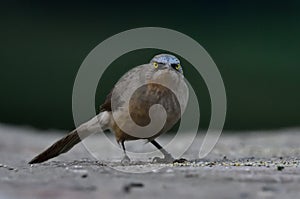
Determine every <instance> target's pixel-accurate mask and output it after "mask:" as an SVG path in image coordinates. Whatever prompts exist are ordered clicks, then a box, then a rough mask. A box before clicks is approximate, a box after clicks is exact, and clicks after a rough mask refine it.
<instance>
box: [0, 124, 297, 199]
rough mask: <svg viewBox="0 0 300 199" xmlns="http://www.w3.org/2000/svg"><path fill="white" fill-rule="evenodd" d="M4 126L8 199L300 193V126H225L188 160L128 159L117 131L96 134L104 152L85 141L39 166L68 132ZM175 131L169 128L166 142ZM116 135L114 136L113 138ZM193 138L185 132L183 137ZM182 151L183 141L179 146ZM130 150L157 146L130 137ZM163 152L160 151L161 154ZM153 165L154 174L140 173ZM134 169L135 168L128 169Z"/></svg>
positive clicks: (0, 158)
mask: <svg viewBox="0 0 300 199" xmlns="http://www.w3.org/2000/svg"><path fill="white" fill-rule="evenodd" d="M63 133H66V132H62V131H56V130H48V131H41V130H36V129H31V128H27V127H11V126H6V125H0V136H1V139H0V199H4V198H10V199H14V198H16V199H17V198H24V199H27V198H49V199H50V198H73V199H76V198H120V197H124V198H206V199H209V198H231V199H232V198H298V197H299V195H300V167H299V166H300V130H299V129H296V128H295V129H280V130H272V131H271V130H270V131H253V132H250V131H249V132H224V133H223V134H222V135H221V137H220V139H219V142H218V143H217V145H216V146H215V148H214V150H213V151H212V152H211V153H210V154H209V155H208V156H207V157H205V158H204V159H199V158H198V157H197V155H198V152H199V143H200V142H201V140H200V139H199V138H197V140H196V141H195V143H194V144H193V145H192V146H191V148H190V149H189V150H188V151H187V152H186V153H185V154H184V155H183V157H184V158H186V159H187V160H188V161H187V162H183V163H174V164H152V163H151V157H141V158H139V159H133V160H132V163H131V164H130V165H128V166H123V165H121V164H120V160H121V158H122V153H120V151H118V150H114V148H117V147H118V146H117V145H116V144H115V143H114V140H113V138H112V137H109V139H101V138H99V139H90V145H91V146H95V147H94V148H95V150H96V151H101V153H100V152H99V154H98V159H95V157H94V156H92V155H91V154H90V153H89V150H87V149H86V146H87V144H79V145H78V146H76V147H75V148H74V149H73V150H72V151H70V152H68V153H66V154H64V155H62V156H60V157H58V158H55V159H53V160H51V161H48V162H45V163H43V164H38V165H32V166H30V165H28V164H27V162H28V161H29V160H30V159H31V158H32V157H33V156H35V155H36V154H37V153H39V152H40V151H41V150H43V149H44V148H46V147H47V146H49V145H50V144H51V143H53V142H54V141H55V140H56V139H58V138H59V137H61V136H62V135H63ZM171 138H172V137H171V136H170V135H163V136H162V137H161V138H160V139H159V142H161V143H166V142H168V141H169V140H170V139H171ZM108 140H111V142H110V141H108ZM184 141H185V140H184V139H183V140H182V142H184ZM172 147H173V149H174V150H182V148H181V146H172ZM127 148H128V150H129V151H132V152H138V151H141V152H143V151H149V150H153V147H152V146H151V145H150V144H144V142H130V143H128V144H127ZM158 155H159V154H158ZM145 168H146V169H147V170H148V171H149V172H147V173H140V174H138V173H133V172H134V171H136V172H138V171H142V170H143V169H145ZM119 170H123V171H128V172H122V171H119Z"/></svg>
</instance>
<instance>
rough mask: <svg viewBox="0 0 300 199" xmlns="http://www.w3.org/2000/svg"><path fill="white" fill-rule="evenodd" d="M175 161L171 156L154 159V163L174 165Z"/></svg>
mask: <svg viewBox="0 0 300 199" xmlns="http://www.w3.org/2000/svg"><path fill="white" fill-rule="evenodd" d="M174 160H175V159H174V158H173V157H172V156H171V155H166V156H165V157H164V158H160V157H154V158H153V160H152V163H165V164H167V163H173V161H174Z"/></svg>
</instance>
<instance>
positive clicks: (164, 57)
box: [150, 54, 183, 74]
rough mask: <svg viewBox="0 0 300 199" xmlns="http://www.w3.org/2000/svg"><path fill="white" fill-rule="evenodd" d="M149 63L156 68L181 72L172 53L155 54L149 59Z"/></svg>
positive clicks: (178, 63)
mask: <svg viewBox="0 0 300 199" xmlns="http://www.w3.org/2000/svg"><path fill="white" fill-rule="evenodd" d="M150 64H151V65H152V66H153V67H154V68H156V69H158V70H163V69H171V70H174V71H176V72H178V73H180V74H183V70H182V68H181V65H180V61H179V59H177V58H176V57H175V56H174V55H170V54H159V55H156V56H154V57H153V58H152V59H151V61H150Z"/></svg>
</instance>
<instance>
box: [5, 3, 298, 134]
mask: <svg viewBox="0 0 300 199" xmlns="http://www.w3.org/2000/svg"><path fill="white" fill-rule="evenodd" d="M245 2H247V3H241V2H239V3H237V2H235V1H202V2H198V3H195V2H188V1H180V2H176V1H172V2H168V3H159V2H154V1H147V2H144V1H139V2H134V3H129V2H126V3H119V2H115V1H109V2H102V3H96V2H85V3H83V2H81V3H78V2H73V1H70V2H68V3H66V2H64V3H62V2H55V1H54V2H53V1H51V2H50V1H44V2H43V3H41V2H38V1H20V2H19V1H7V2H4V1H1V3H0V25H1V29H0V45H1V48H0V67H1V68H0V69H1V73H0V90H1V96H0V122H1V123H10V124H18V125H30V126H35V127H38V128H61V129H71V128H73V126H74V124H73V119H72V88H73V83H74V80H75V77H76V73H77V70H78V68H79V67H80V65H81V63H82V61H83V60H84V59H85V57H86V56H87V55H88V53H89V52H90V51H91V50H92V49H93V48H94V47H95V46H96V45H98V44H99V43H100V42H101V41H103V40H105V39H106V38H108V37H110V36H112V35H114V34H117V33H119V32H121V31H125V30H127V29H131V28H137V27H145V26H156V27H165V28H170V29H174V30H177V31H180V32H182V33H184V34H187V35H188V36H190V37H192V38H193V39H195V40H197V41H198V42H199V43H200V44H201V45H202V46H203V47H204V48H205V49H206V50H207V51H208V53H209V54H210V55H211V57H212V58H213V60H214V61H215V63H216V64H217V66H218V67H219V70H220V72H221V74H222V77H223V80H224V83H225V87H226V92H227V99H228V112H227V119H226V124H225V128H226V129H231V130H238V129H269V128H272V129H275V128H281V127H294V126H299V125H300V113H299V111H300V103H299V101H300V93H299V85H300V79H299V75H300V68H299V67H300V60H299V52H300V37H299V35H300V3H299V1H296V0H295V1H282V2H276V1H264V2H263V3H262V2H260V1H251V2H249V1H245ZM158 52H159V51H155V50H141V51H137V52H132V53H129V54H126V55H124V56H122V57H121V58H120V59H118V60H116V61H115V62H114V63H113V64H112V65H111V67H110V68H109V69H108V70H107V71H106V73H105V76H104V77H103V78H102V80H101V83H100V84H99V89H98V92H97V95H96V105H97V107H98V106H99V105H100V104H101V103H102V102H103V100H104V98H105V95H106V94H107V93H108V92H109V90H110V89H111V87H112V85H113V83H114V82H116V81H117V79H118V78H119V77H120V76H121V75H122V74H123V73H124V72H126V71H127V70H128V69H129V68H131V67H134V66H136V65H139V64H143V63H146V62H148V61H149V60H150V59H151V58H152V56H153V55H154V54H155V53H158ZM183 62H184V64H183V67H184V72H185V75H186V77H187V79H188V80H189V81H190V82H191V83H192V85H193V87H194V88H195V89H196V90H197V94H198V96H199V98H200V99H201V100H200V101H201V104H200V105H201V107H200V108H201V114H202V115H201V119H202V120H201V128H205V127H206V126H207V124H208V121H209V117H210V101H209V96H208V93H207V88H206V86H205V84H204V82H203V80H202V79H201V77H200V76H199V75H195V70H194V69H193V68H192V67H191V66H190V65H189V63H187V62H185V61H184V60H183Z"/></svg>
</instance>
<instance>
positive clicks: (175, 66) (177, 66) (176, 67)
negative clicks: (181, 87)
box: [171, 64, 181, 70]
mask: <svg viewBox="0 0 300 199" xmlns="http://www.w3.org/2000/svg"><path fill="white" fill-rule="evenodd" d="M171 67H172V68H174V69H176V70H179V69H180V67H181V66H180V64H171Z"/></svg>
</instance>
